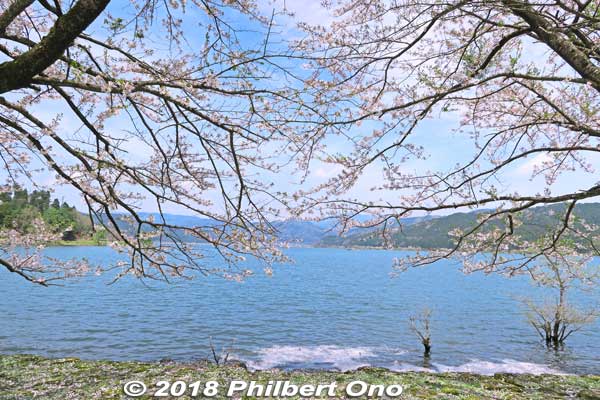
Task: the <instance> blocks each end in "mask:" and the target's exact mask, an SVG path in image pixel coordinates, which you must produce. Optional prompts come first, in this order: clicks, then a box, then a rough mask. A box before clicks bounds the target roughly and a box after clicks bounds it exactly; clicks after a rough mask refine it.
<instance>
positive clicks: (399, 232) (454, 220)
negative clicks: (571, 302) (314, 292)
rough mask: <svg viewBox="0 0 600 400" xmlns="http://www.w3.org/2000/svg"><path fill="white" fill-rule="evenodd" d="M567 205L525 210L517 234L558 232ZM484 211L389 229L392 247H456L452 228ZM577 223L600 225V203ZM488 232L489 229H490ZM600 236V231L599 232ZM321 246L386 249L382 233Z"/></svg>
mask: <svg viewBox="0 0 600 400" xmlns="http://www.w3.org/2000/svg"><path fill="white" fill-rule="evenodd" d="M566 207H567V206H566V205H565V204H555V205H551V206H543V207H535V208H531V209H528V210H525V211H523V212H522V213H520V214H519V215H515V218H516V219H518V220H520V221H522V222H523V224H522V225H521V226H519V227H517V228H516V230H515V232H516V233H517V234H518V235H519V236H520V237H521V238H523V239H524V240H532V239H535V238H536V237H539V236H540V235H541V234H543V233H545V232H548V231H549V230H556V229H557V228H558V227H559V226H560V224H561V218H562V217H563V216H564V214H565V211H566ZM482 212H485V211H477V212H470V213H456V214H452V215H448V216H443V217H438V218H432V219H429V220H425V221H422V222H419V223H416V224H413V225H408V226H403V227H402V228H401V229H399V228H395V229H392V230H388V233H387V235H388V238H389V241H390V245H391V246H392V247H397V248H403V247H404V248H406V247H418V248H424V249H433V248H449V247H452V246H453V245H454V241H453V238H452V237H451V236H450V235H449V234H448V233H449V232H451V231H452V230H453V229H456V228H459V229H462V230H465V229H469V228H472V227H474V226H475V225H476V224H477V218H478V216H479V215H480V214H481V213H482ZM573 216H574V217H575V219H574V223H575V224H576V225H577V224H581V221H585V222H586V223H587V224H591V225H600V203H589V204H578V205H576V206H575V209H574V211H573ZM507 221H508V220H507V218H506V217H504V218H502V219H499V220H495V221H493V222H492V223H491V225H489V226H497V227H503V226H505V225H507V224H508V222H507ZM488 229H489V227H488ZM599 233H600V232H599ZM319 245H320V246H324V247H326V246H340V247H383V239H382V236H381V230H377V231H369V232H363V233H355V234H350V235H347V236H334V235H330V236H326V237H325V238H323V239H322V240H321V241H320V242H319Z"/></svg>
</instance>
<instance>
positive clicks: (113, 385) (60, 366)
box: [0, 355, 600, 400]
mask: <svg viewBox="0 0 600 400" xmlns="http://www.w3.org/2000/svg"><path fill="white" fill-rule="evenodd" d="M234 379H235V380H244V381H249V380H254V381H257V382H258V383H263V384H266V383H268V381H270V380H289V381H291V382H292V383H295V384H299V385H300V384H307V383H311V384H315V385H316V384H328V383H331V382H337V387H338V389H337V395H336V397H333V398H335V399H345V398H347V397H345V395H344V388H345V386H346V385H347V384H348V383H349V382H351V381H354V380H361V381H364V382H367V383H371V384H384V385H390V384H400V385H402V386H403V388H404V393H403V395H402V396H401V397H400V398H401V399H469V400H475V399H528V400H535V399H540V400H541V399H545V400H548V399H565V398H574V399H600V376H598V375H587V376H576V375H525V374H523V375H518V374H496V375H493V376H486V375H476V374H467V373H440V374H435V373H424V372H401V373H399V372H392V371H389V370H386V369H383V368H361V369H358V370H356V371H350V372H335V371H303V370H299V371H280V370H268V371H255V372H252V371H248V370H247V369H246V368H245V367H244V366H243V365H241V364H239V363H231V364H229V365H225V366H217V365H214V364H211V363H209V362H206V361H199V362H194V363H176V362H130V361H86V360H80V359H77V358H61V359H49V358H44V357H39V356H32V355H0V400H24V399H48V400H54V399H56V400H58V399H60V400H63V399H85V400H92V399H102V400H105V399H128V398H129V397H127V396H126V395H125V394H124V393H123V384H124V383H125V382H128V381H131V380H139V381H143V382H144V383H146V384H147V385H148V387H149V388H152V384H155V383H156V382H158V381H161V380H166V381H170V382H174V381H176V380H182V381H185V382H187V383H188V384H189V383H192V382H195V381H203V382H205V381H208V380H216V381H218V382H219V384H220V388H221V390H219V394H218V395H217V396H215V397H212V398H215V399H225V398H227V397H225V388H226V387H227V385H228V383H229V382H230V381H232V380H234ZM154 390H155V388H152V390H151V391H150V394H147V395H144V396H142V397H138V398H140V399H152V398H156V397H153V396H152V395H151V394H152V392H153V391H154ZM161 398H165V397H161ZM166 398H169V397H166ZM178 398H179V399H189V398H191V397H186V396H182V397H178ZM196 398H205V397H202V396H201V395H200V396H198V397H196ZM238 398H239V397H238ZM242 398H244V399H251V398H253V397H242ZM288 398H294V397H288ZM296 398H297V397H296Z"/></svg>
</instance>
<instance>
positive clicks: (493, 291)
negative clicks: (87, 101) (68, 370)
mask: <svg viewBox="0 0 600 400" xmlns="http://www.w3.org/2000/svg"><path fill="white" fill-rule="evenodd" d="M46 252H47V253H48V255H51V256H54V257H61V258H71V257H82V256H85V257H87V258H88V259H89V260H90V261H92V262H96V263H106V262H112V261H116V260H117V259H118V257H119V256H118V255H117V254H116V253H115V252H114V251H113V250H111V249H110V248H108V247H53V248H48V249H46ZM288 253H289V255H290V256H291V257H292V258H293V259H294V260H295V263H294V264H287V265H282V266H277V267H276V268H275V269H274V275H273V276H272V277H268V276H265V275H264V274H257V275H256V276H253V277H250V278H248V279H247V280H246V281H244V282H242V283H237V282H231V281H225V280H222V279H220V278H215V277H209V278H204V277H199V278H198V279H195V280H192V281H183V282H182V281H179V282H177V283H176V284H171V285H169V284H165V283H157V282H147V285H148V286H146V285H144V284H142V283H141V282H140V281H138V280H135V279H133V278H130V277H127V278H123V279H122V280H120V281H118V282H117V283H115V284H113V285H107V284H106V283H107V282H108V281H110V280H111V279H110V278H112V277H113V276H114V275H111V274H110V273H107V275H106V276H101V277H90V278H86V279H82V280H79V281H76V282H72V283H69V284H68V285H66V286H64V287H50V288H44V287H39V286H35V285H32V284H30V283H27V282H25V281H24V280H22V279H20V278H18V277H17V276H15V275H14V274H10V273H8V272H5V271H4V270H2V272H0V293H2V295H1V296H2V301H0V318H1V320H2V321H3V323H2V324H1V325H0V353H31V354H37V355H44V356H50V357H65V356H73V357H80V358H84V359H112V360H160V359H164V358H168V359H174V360H196V359H200V358H209V357H210V347H209V343H210V340H211V339H210V338H212V341H213V342H214V345H215V347H216V348H217V350H221V349H222V348H226V349H227V350H228V351H229V352H230V353H231V356H230V358H235V359H238V360H242V361H244V362H246V363H247V365H248V366H249V367H250V368H254V369H265V368H274V367H278V368H286V369H290V368H321V369H334V368H335V369H340V370H348V369H354V368H357V367H360V366H364V365H375V366H382V367H386V368H390V369H393V370H421V369H428V370H433V371H466V372H477V373H488V374H489V373H495V372H517V373H518V372H531V373H544V372H561V373H596V374H598V373H600V329H599V328H600V325H599V324H598V322H596V323H595V324H594V325H591V326H588V327H587V328H586V329H584V330H583V331H581V332H578V333H575V334H574V335H573V336H572V337H570V338H569V339H568V342H567V345H566V347H565V349H563V350H561V351H558V352H557V351H552V350H548V349H546V348H545V346H544V345H543V344H542V343H541V342H540V340H539V337H538V336H537V333H536V332H535V331H534V330H533V328H532V327H531V326H530V325H528V323H527V320H526V317H525V314H524V310H523V308H522V306H521V304H520V302H519V301H518V300H517V298H518V297H522V296H524V295H527V296H530V297H534V298H537V297H538V296H543V294H544V293H543V292H542V290H540V289H539V288H535V287H532V286H531V285H530V283H529V281H528V280H527V279H526V278H524V277H517V278H512V279H507V278H503V277H500V276H496V275H488V276H486V275H483V274H473V275H469V276H465V275H463V274H462V273H461V272H459V271H458V270H457V266H456V265H455V264H453V263H451V262H450V261H444V262H438V263H437V264H435V265H433V266H430V267H427V268H423V269H415V270H411V271H408V272H406V273H404V274H401V275H400V276H399V277H396V278H391V277H390V276H389V274H390V272H391V266H392V260H393V258H394V257H398V256H402V254H405V253H403V252H402V251H384V250H353V251H350V250H345V249H325V248H295V249H290V250H289V251H288ZM210 260H211V258H210V257H209V258H208V262H211V261H210ZM212 260H215V259H214V258H212ZM574 300H577V301H578V302H580V303H582V304H588V305H589V304H598V303H599V300H600V296H599V295H598V292H597V291H596V292H594V293H586V294H577V295H576V298H574ZM424 307H429V308H431V309H432V310H433V315H432V343H433V351H432V355H431V358H430V360H424V359H423V357H422V348H421V345H420V342H419V341H418V339H417V338H416V337H415V336H414V334H413V333H411V332H410V330H409V328H408V318H409V316H410V315H411V314H414V313H416V312H418V311H420V310H422V309H423V308H424Z"/></svg>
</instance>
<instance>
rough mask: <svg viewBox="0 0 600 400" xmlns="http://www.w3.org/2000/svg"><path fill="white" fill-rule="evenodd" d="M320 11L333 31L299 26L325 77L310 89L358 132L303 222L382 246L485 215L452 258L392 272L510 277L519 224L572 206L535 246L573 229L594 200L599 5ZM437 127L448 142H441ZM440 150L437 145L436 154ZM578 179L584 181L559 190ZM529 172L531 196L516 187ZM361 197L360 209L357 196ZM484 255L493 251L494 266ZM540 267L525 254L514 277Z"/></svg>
mask: <svg viewBox="0 0 600 400" xmlns="http://www.w3.org/2000/svg"><path fill="white" fill-rule="evenodd" d="M328 4H329V5H330V9H331V12H332V14H333V16H332V19H333V22H332V23H331V24H330V25H329V26H309V25H305V26H304V27H305V29H306V30H307V31H308V32H309V33H310V34H311V36H310V40H304V41H301V42H300V45H301V46H303V47H304V48H306V49H308V50H310V51H313V52H314V54H315V58H316V59H315V61H314V62H313V64H312V65H313V66H314V68H315V69H317V70H319V71H321V72H322V75H321V76H322V79H321V80H320V81H319V80H316V81H314V82H312V83H313V84H314V85H315V86H318V87H321V88H322V90H323V92H324V93H325V94H324V96H327V97H328V99H329V101H330V102H332V103H336V104H338V105H339V110H338V112H339V114H340V115H342V116H343V118H345V123H346V124H349V125H357V124H361V123H362V124H363V126H362V127H361V128H356V129H355V130H354V132H355V134H354V135H351V136H349V142H350V145H352V148H353V150H352V151H348V152H339V151H331V152H330V154H329V157H328V158H327V159H326V161H327V162H329V163H330V164H331V169H332V170H337V171H338V174H337V176H335V177H333V178H332V179H330V181H329V182H327V183H326V184H324V185H322V186H320V187H318V188H316V189H315V190H314V191H312V192H310V193H308V194H305V196H304V204H303V205H304V207H305V209H306V210H310V211H313V212H317V210H318V212H320V213H324V214H325V215H328V216H331V217H335V218H339V219H340V224H341V226H342V227H343V228H344V229H345V230H348V229H349V228H351V227H353V226H360V227H366V228H373V227H380V228H381V230H382V232H383V236H384V238H386V237H391V235H389V234H390V232H394V231H397V230H399V229H401V227H400V226H399V225H401V221H400V218H402V217H408V216H411V215H413V216H414V215H421V214H428V213H434V212H454V211H455V210H458V211H460V210H465V211H468V210H472V209H477V208H484V209H486V211H485V212H483V213H481V214H480V215H479V220H478V221H477V223H476V224H474V226H472V227H471V228H469V229H464V230H463V231H455V232H454V233H455V235H456V236H455V239H456V240H455V246H453V247H452V248H450V249H445V250H439V251H429V252H426V253H422V254H418V255H417V256H416V257H409V258H403V259H400V260H398V263H397V265H396V266H397V268H398V269H400V270H402V269H405V268H407V267H411V266H420V265H426V264H430V263H433V262H435V261H436V260H439V259H441V258H445V257H452V256H457V255H460V256H463V257H464V258H467V256H468V261H469V263H467V264H465V267H466V268H465V269H466V270H467V271H473V270H475V269H483V270H485V271H486V272H493V271H505V272H506V268H507V267H509V265H508V263H503V262H502V261H501V258H502V255H503V253H504V252H506V250H507V249H515V247H516V244H518V242H519V241H520V240H521V239H520V238H519V239H517V240H516V241H515V240H514V238H515V237H518V236H522V235H520V234H519V233H520V230H521V228H520V227H519V226H517V225H516V224H514V223H513V220H515V219H518V218H519V214H520V213H521V212H523V211H524V210H528V209H531V208H533V207H535V206H539V205H549V204H556V203H563V202H567V203H568V207H566V208H565V209H564V211H561V212H560V215H558V214H557V222H556V223H555V224H554V225H553V226H549V227H548V230H549V231H551V232H550V233H549V235H545V233H547V232H545V233H544V234H543V235H545V236H549V237H551V239H552V240H548V241H547V242H546V243H547V245H548V246H549V247H550V249H551V248H553V247H555V246H556V243H557V241H558V240H559V239H560V238H561V237H562V236H563V235H564V234H565V233H566V232H569V231H572V230H577V229H578V226H577V224H574V222H573V215H574V213H573V210H574V208H575V205H576V203H577V202H580V201H583V200H592V199H597V198H598V196H599V195H600V185H599V184H598V178H597V175H595V169H594V167H595V166H597V165H598V160H599V158H598V153H599V152H600V141H599V138H600V118H599V116H600V112H599V111H600V101H599V100H600V96H599V92H600V65H599V64H600V51H599V48H598V43H599V41H600V30H599V29H598V26H599V24H600V4H599V3H598V2H596V1H576V0H575V1H536V2H529V1H520V0H516V1H513V0H501V1H500V0H499V1H461V0H456V1H454V0H452V1H400V2H397V1H386V0H375V1H372V0H368V1H367V0H339V1H333V2H328ZM341 119H342V118H340V120H339V121H337V123H338V124H340V125H341V124H343V123H344V122H342V121H341ZM432 120H438V121H440V120H445V121H446V125H445V126H443V129H447V128H446V126H448V125H450V126H452V127H453V128H454V130H453V133H446V132H443V133H440V132H437V131H438V130H439V129H440V128H439V126H436V125H433V124H432V123H430V122H428V121H432ZM365 132H369V133H370V134H366V133H365ZM432 135H435V138H431V136H432ZM438 140H443V143H444V146H432V144H435V142H436V141H438ZM440 158H441V159H442V160H445V161H444V162H440V161H439V160H438V159H440ZM572 171H577V172H578V174H579V175H578V178H577V179H576V180H575V179H571V180H567V178H566V177H568V175H565V174H568V173H569V172H572ZM523 174H525V175H529V177H530V178H531V179H533V180H536V181H538V182H539V184H537V183H536V184H524V185H523V184H519V176H521V177H522V175H523ZM374 176H375V177H377V176H379V177H380V178H377V179H374V178H373V177H374ZM539 178H543V179H539ZM561 179H562V183H561V184H560V185H559V184H558V183H560V182H561ZM373 182H376V183H373ZM515 183H516V184H515ZM365 187H367V188H370V193H371V194H370V197H369V198H366V199H365V198H364V196H360V195H357V194H356V192H357V190H355V189H356V188H359V189H360V192H362V193H364V192H365ZM357 215H368V216H369V217H370V218H369V220H368V221H364V220H359V219H358V218H356V216H357ZM361 221H362V222H361ZM386 234H387V235H386ZM477 235H478V237H477V238H476V239H474V237H475V236H477ZM587 250H590V251H596V249H595V248H594V247H593V246H588V249H587ZM481 251H489V252H491V254H492V256H491V258H489V259H488V261H489V262H487V263H484V262H481V260H480V259H479V257H480V254H479V253H480V252H481ZM540 257H543V252H542V253H540V252H537V253H530V254H528V255H527V256H526V257H523V258H522V259H521V262H519V263H511V264H510V268H512V270H513V271H517V270H519V269H521V268H523V267H524V266H525V265H527V264H529V263H535V262H536V260H537V259H538V258H540Z"/></svg>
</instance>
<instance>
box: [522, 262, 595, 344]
mask: <svg viewBox="0 0 600 400" xmlns="http://www.w3.org/2000/svg"><path fill="white" fill-rule="evenodd" d="M540 261H541V260H540ZM529 273H530V275H531V278H532V279H533V281H534V282H535V283H536V284H538V285H539V286H542V287H544V288H549V289H551V290H552V291H554V292H555V295H554V298H552V299H551V300H546V301H545V302H544V303H536V302H534V301H532V300H531V299H528V300H525V305H526V306H527V309H528V318H529V322H530V324H531V325H532V326H533V327H534V328H535V330H536V331H537V333H538V334H539V335H540V337H541V338H542V339H543V340H544V341H545V342H546V344H547V345H549V346H550V345H551V346H553V347H555V348H558V347H560V346H562V345H563V344H564V342H565V340H567V338H568V337H569V336H571V334H573V333H574V332H577V331H579V330H581V329H582V328H584V327H585V326H586V325H588V324H591V323H592V322H594V320H595V319H596V317H597V316H598V315H599V314H600V309H598V308H597V306H596V307H590V308H589V309H587V310H584V309H581V308H580V307H577V306H574V305H573V304H571V303H570V302H569V301H568V299H567V294H568V293H571V292H572V291H573V290H577V289H588V290H590V289H593V288H594V286H596V285H597V284H598V279H599V278H600V271H598V268H597V266H596V265H594V260H593V259H590V258H587V259H586V258H584V257H581V256H579V257H573V256H567V257H565V256H563V255H561V254H557V253H554V254H546V255H545V256H544V259H543V262H540V263H538V265H536V266H535V267H534V268H530V269H529Z"/></svg>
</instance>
